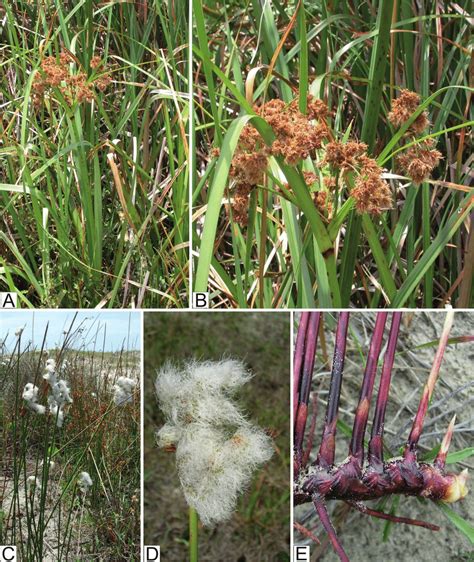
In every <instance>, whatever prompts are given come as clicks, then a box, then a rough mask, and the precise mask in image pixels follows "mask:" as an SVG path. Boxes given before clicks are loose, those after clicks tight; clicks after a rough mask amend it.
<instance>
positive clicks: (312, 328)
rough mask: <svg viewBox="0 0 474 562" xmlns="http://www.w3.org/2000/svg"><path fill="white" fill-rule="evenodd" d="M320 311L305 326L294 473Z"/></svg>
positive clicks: (299, 456)
mask: <svg viewBox="0 0 474 562" xmlns="http://www.w3.org/2000/svg"><path fill="white" fill-rule="evenodd" d="M320 320H321V313H320V312H311V313H310V315H309V318H308V325H307V328H306V338H305V345H304V360H303V369H302V376H301V384H300V388H299V392H298V409H297V412H296V418H295V429H294V440H295V441H294V445H295V453H296V455H295V457H296V458H295V469H296V470H295V474H296V473H297V472H298V470H299V468H300V467H301V462H302V456H303V439H304V433H305V429H306V420H307V418H308V402H309V393H310V390H311V381H312V379H313V369H314V360H315V355H316V343H317V341H318V331H319V323H320Z"/></svg>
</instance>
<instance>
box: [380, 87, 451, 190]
mask: <svg viewBox="0 0 474 562" xmlns="http://www.w3.org/2000/svg"><path fill="white" fill-rule="evenodd" d="M419 105H420V96H419V95H418V94H416V93H415V92H410V91H409V90H401V92H400V96H399V97H398V98H397V99H395V100H393V101H392V111H390V113H389V114H388V119H389V121H390V122H391V123H392V124H393V125H394V126H395V127H401V126H402V125H404V124H405V123H406V122H407V121H408V120H409V119H410V117H411V116H412V115H413V114H414V113H415V111H416V110H417V109H418V107H419ZM429 126H430V121H429V119H428V114H427V112H426V111H423V112H422V113H420V115H418V117H417V118H416V119H415V120H414V121H413V123H412V124H411V125H410V127H409V128H408V130H407V132H406V134H405V139H406V140H407V141H413V140H415V141H416V138H415V137H416V135H421V134H423V132H424V131H425V130H426V129H428V127H429ZM441 158H442V154H441V152H440V151H439V150H436V148H435V141H434V140H433V139H426V140H423V141H419V142H416V144H415V145H413V146H411V147H410V148H408V149H407V150H406V151H405V152H404V153H403V154H401V155H400V156H399V157H398V159H397V161H398V164H399V166H400V168H401V169H402V170H403V171H404V172H405V173H406V174H407V175H408V176H409V177H410V178H411V179H412V180H413V183H415V184H419V183H421V182H422V181H424V180H426V179H427V178H428V177H429V176H430V174H431V172H432V171H433V170H434V168H436V166H437V165H438V164H439V161H440V159H441Z"/></svg>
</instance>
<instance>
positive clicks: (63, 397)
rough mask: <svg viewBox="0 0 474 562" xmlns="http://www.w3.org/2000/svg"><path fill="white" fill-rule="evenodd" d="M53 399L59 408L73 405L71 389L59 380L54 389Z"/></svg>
mask: <svg viewBox="0 0 474 562" xmlns="http://www.w3.org/2000/svg"><path fill="white" fill-rule="evenodd" d="M52 391H53V397H54V400H55V401H56V402H57V404H58V405H59V406H63V405H64V404H72V402H73V400H72V398H71V389H70V388H69V386H68V384H67V382H66V381H63V380H59V381H58V382H56V383H55V384H54V385H53V387H52Z"/></svg>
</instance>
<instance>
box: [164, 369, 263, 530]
mask: <svg viewBox="0 0 474 562" xmlns="http://www.w3.org/2000/svg"><path fill="white" fill-rule="evenodd" d="M250 378H251V374H250V373H249V372H248V371H247V370H246V369H245V367H244V365H243V364H242V363H241V362H240V361H236V360H232V359H225V360H223V361H206V362H197V361H193V362H189V363H187V364H186V365H185V366H184V367H183V369H177V368H176V367H175V366H173V365H166V366H165V367H164V368H163V369H161V370H160V371H159V372H158V376H157V379H156V392H157V396H158V401H159V403H160V406H161V408H162V411H163V413H164V414H165V417H166V419H167V423H166V424H165V425H164V426H163V427H162V428H161V429H160V430H159V431H158V432H157V441H158V445H159V446H160V447H165V448H169V447H176V462H177V467H178V474H179V477H180V480H181V484H182V487H183V491H184V495H185V498H186V501H187V502H188V504H189V505H190V506H192V507H193V508H194V509H196V511H197V512H198V514H199V516H200V518H201V521H202V522H203V524H204V525H213V524H215V523H218V522H219V521H224V520H225V519H228V518H229V517H230V516H231V515H232V513H233V511H234V510H235V506H236V503H237V499H238V496H239V494H240V493H241V492H242V491H243V490H244V489H245V487H246V486H247V485H248V484H249V482H250V480H251V478H252V474H253V472H254V471H255V469H256V468H258V466H259V465H261V464H263V463H264V462H266V461H267V460H269V459H270V457H271V456H272V454H273V447H272V441H271V439H270V438H269V437H268V436H267V435H266V434H265V433H264V432H263V431H262V430H261V429H260V428H258V427H257V426H254V425H252V424H251V423H250V422H249V421H248V420H247V419H246V418H245V417H244V415H243V414H242V412H241V410H240V409H239V408H238V406H237V404H235V403H234V402H233V400H232V395H233V394H234V393H235V391H236V390H237V389H238V388H239V387H240V386H241V385H243V384H244V383H246V382H247V381H249V380H250Z"/></svg>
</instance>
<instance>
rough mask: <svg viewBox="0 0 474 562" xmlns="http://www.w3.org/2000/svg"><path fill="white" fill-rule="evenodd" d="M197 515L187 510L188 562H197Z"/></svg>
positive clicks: (191, 510)
mask: <svg viewBox="0 0 474 562" xmlns="http://www.w3.org/2000/svg"><path fill="white" fill-rule="evenodd" d="M198 522H199V518H198V514H197V513H196V510H195V509H194V508H192V507H190V508H189V562H198Z"/></svg>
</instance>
